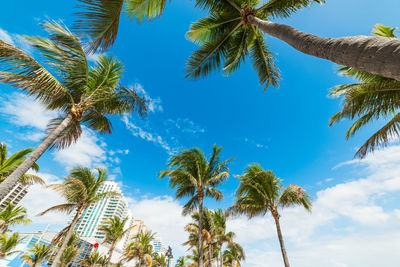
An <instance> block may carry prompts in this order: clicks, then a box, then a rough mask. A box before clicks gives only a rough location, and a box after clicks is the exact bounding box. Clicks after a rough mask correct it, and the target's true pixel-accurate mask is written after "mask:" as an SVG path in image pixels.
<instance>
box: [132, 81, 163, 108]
mask: <svg viewBox="0 0 400 267" xmlns="http://www.w3.org/2000/svg"><path fill="white" fill-rule="evenodd" d="M135 89H136V91H137V92H138V93H139V94H141V95H143V96H144V98H145V99H146V100H149V101H150V102H149V105H148V108H149V111H150V112H152V113H156V112H162V111H164V108H163V106H162V104H161V98H159V97H156V98H153V97H151V96H150V94H149V93H148V92H147V91H146V90H145V89H144V87H143V86H142V85H141V84H139V83H136V84H135Z"/></svg>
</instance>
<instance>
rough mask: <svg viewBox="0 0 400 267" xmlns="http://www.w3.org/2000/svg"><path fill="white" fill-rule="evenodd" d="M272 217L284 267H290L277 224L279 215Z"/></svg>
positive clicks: (279, 227)
mask: <svg viewBox="0 0 400 267" xmlns="http://www.w3.org/2000/svg"><path fill="white" fill-rule="evenodd" d="M273 217H274V219H275V225H276V231H277V233H278V238H279V243H280V245H281V251H282V257H283V262H284V264H285V267H290V264H289V259H288V257H287V253H286V248H285V243H284V242H283V236H282V231H281V225H280V224H279V214H273Z"/></svg>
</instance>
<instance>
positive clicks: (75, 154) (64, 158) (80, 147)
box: [53, 128, 107, 167]
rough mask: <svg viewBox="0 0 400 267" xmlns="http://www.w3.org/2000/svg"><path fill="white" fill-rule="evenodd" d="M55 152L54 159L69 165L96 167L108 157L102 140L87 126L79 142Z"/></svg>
mask: <svg viewBox="0 0 400 267" xmlns="http://www.w3.org/2000/svg"><path fill="white" fill-rule="evenodd" d="M53 153H54V159H55V160H56V161H58V162H59V163H61V164H62V165H65V166H67V167H71V166H74V165H83V166H86V167H96V166H94V165H95V164H97V165H98V164H100V163H102V162H104V161H105V160H106V159H107V157H106V150H105V148H104V145H103V144H102V141H101V140H100V139H99V138H98V137H97V136H96V135H95V134H94V133H93V132H92V131H90V130H88V129H87V128H84V129H83V132H82V135H81V137H80V138H79V139H78V142H76V143H75V144H73V145H71V146H70V147H68V148H66V149H63V150H57V151H54V152H53Z"/></svg>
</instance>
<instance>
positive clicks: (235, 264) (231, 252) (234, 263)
mask: <svg viewBox="0 0 400 267" xmlns="http://www.w3.org/2000/svg"><path fill="white" fill-rule="evenodd" d="M245 259H246V257H245V254H244V251H243V249H241V247H237V246H231V245H228V248H227V249H226V250H225V251H224V253H223V262H224V266H226V267H241V266H242V265H241V264H240V261H242V260H245ZM221 266H222V265H221Z"/></svg>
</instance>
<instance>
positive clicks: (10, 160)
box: [0, 143, 44, 184]
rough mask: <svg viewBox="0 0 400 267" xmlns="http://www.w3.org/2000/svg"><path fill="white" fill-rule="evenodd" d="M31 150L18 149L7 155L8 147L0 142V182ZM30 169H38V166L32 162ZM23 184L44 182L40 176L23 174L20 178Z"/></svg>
mask: <svg viewBox="0 0 400 267" xmlns="http://www.w3.org/2000/svg"><path fill="white" fill-rule="evenodd" d="M32 151H33V149H32V148H27V149H23V150H20V151H18V152H16V153H14V154H13V155H11V156H10V157H8V149H7V145H6V144H5V143H0V183H1V182H3V181H4V180H5V179H6V178H7V177H8V176H9V175H10V174H11V173H12V172H13V171H14V170H15V169H16V168H17V167H18V166H19V165H20V164H21V163H22V162H24V160H25V159H26V157H27V155H29V153H31V152H32ZM32 169H33V170H34V171H36V172H38V171H39V166H38V165H37V164H36V163H34V164H33V165H32ZM20 182H21V183H23V184H33V183H39V184H44V181H43V179H42V178H40V177H38V176H37V175H34V174H27V173H26V174H24V175H22V177H21V180H20Z"/></svg>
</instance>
